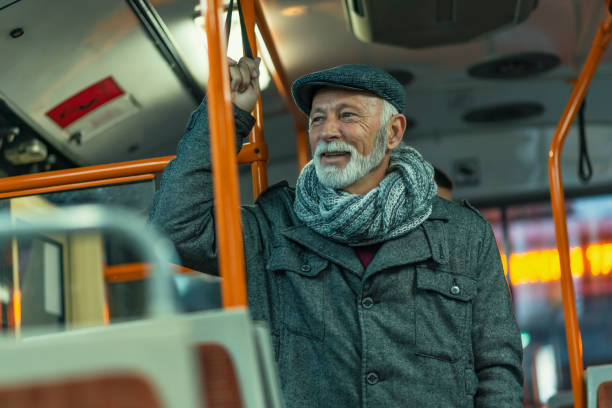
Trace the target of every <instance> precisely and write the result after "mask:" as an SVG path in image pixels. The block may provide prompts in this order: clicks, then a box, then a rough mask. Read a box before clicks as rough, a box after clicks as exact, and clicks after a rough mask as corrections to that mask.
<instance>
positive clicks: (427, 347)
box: [415, 266, 477, 362]
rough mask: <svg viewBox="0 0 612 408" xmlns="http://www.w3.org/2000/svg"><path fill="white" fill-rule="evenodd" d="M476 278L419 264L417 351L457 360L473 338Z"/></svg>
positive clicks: (437, 357)
mask: <svg viewBox="0 0 612 408" xmlns="http://www.w3.org/2000/svg"><path fill="white" fill-rule="evenodd" d="M476 289H477V287H476V281H475V280H474V279H472V278H470V277H467V276H463V275H457V274H453V273H449V272H443V271H436V270H432V269H429V268H427V267H422V266H418V267H417V269H416V291H415V323H416V324H415V330H416V333H415V334H416V339H415V340H416V351H417V354H420V355H423V356H426V357H432V358H436V359H439V360H444V361H450V362H454V361H457V360H458V359H459V358H460V357H461V356H462V355H464V354H465V352H464V351H463V350H462V348H463V347H462V345H463V344H465V343H467V342H468V341H469V335H470V334H469V332H470V327H471V319H472V299H473V298H474V296H475V295H476Z"/></svg>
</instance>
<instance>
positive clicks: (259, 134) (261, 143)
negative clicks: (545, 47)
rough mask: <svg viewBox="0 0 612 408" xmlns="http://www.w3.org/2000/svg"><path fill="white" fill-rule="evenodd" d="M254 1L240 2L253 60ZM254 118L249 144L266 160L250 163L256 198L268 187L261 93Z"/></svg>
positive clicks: (254, 42) (254, 55)
mask: <svg viewBox="0 0 612 408" xmlns="http://www.w3.org/2000/svg"><path fill="white" fill-rule="evenodd" d="M254 3H255V0H242V1H241V2H240V6H241V7H242V14H243V16H244V24H245V26H246V33H247V37H248V38H249V44H250V46H251V51H252V52H253V58H256V57H257V40H256V37H255V4H254ZM253 116H254V117H255V127H254V128H253V130H252V131H251V134H250V135H249V142H250V143H251V144H252V145H253V146H255V147H256V148H258V150H263V151H265V152H266V158H265V159H260V160H254V161H253V162H252V163H251V177H252V181H253V197H254V198H257V197H258V196H259V194H261V192H262V191H264V190H265V189H266V188H267V187H268V169H267V161H268V158H267V152H268V148H267V145H266V142H265V140H264V134H263V109H262V106H261V93H260V94H259V96H258V97H257V105H256V106H255V110H254V111H253Z"/></svg>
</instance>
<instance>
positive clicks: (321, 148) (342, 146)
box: [315, 140, 356, 157]
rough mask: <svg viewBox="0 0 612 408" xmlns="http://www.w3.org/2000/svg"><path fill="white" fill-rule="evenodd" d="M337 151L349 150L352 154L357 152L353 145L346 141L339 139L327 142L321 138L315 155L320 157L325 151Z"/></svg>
mask: <svg viewBox="0 0 612 408" xmlns="http://www.w3.org/2000/svg"><path fill="white" fill-rule="evenodd" d="M336 152H349V153H351V155H353V154H354V153H356V150H355V148H354V147H353V146H351V145H350V144H348V143H346V142H341V141H339V140H334V141H332V142H326V141H324V140H320V141H319V143H317V148H316V149H315V156H316V157H319V156H320V155H322V154H323V153H336Z"/></svg>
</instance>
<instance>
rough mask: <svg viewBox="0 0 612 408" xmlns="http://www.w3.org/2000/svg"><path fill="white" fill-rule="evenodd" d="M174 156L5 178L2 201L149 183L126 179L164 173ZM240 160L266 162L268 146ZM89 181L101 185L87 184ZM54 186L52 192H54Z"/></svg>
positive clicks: (246, 150) (0, 185) (246, 148)
mask: <svg viewBox="0 0 612 408" xmlns="http://www.w3.org/2000/svg"><path fill="white" fill-rule="evenodd" d="M174 157H175V156H165V157H156V158H153V159H144V160H135V161H129V162H121V163H112V164H101V165H97V166H88V167H78V168H74V169H66V170H56V171H47V172H43V173H36V174H24V175H22V176H14V177H5V178H2V179H0V198H7V197H17V196H24V195H31V194H41V193H49V192H53V191H63V190H72V189H75V188H86V187H94V186H100V185H105V184H117V183H127V182H130V181H139V180H146V178H143V179H138V180H137V179H131V180H130V179H127V178H128V177H134V176H146V177H148V178H151V177H150V175H151V174H154V173H161V172H162V171H164V169H165V168H166V166H167V165H168V163H170V161H171V160H172V159H174ZM237 160H238V163H241V164H243V163H252V162H254V161H256V160H263V161H267V160H268V150H267V147H266V146H265V145H264V146H255V145H251V144H250V143H247V144H244V145H243V146H242V150H241V151H240V154H239V155H238V157H237ZM122 178H124V180H121V179H122ZM87 182H99V183H98V184H84V183H87ZM52 187H53V189H51V188H52ZM39 189H40V190H39ZM43 189H46V190H43ZM9 193H15V194H9Z"/></svg>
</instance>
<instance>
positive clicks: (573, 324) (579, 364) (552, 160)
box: [548, 0, 612, 408]
mask: <svg viewBox="0 0 612 408" xmlns="http://www.w3.org/2000/svg"><path fill="white" fill-rule="evenodd" d="M609 7H610V0H608V8H609ZM611 36H612V16H610V15H609V14H608V16H607V17H606V20H605V21H604V22H603V23H602V24H601V25H600V27H599V30H598V32H597V36H596V37H595V41H594V42H593V47H592V48H591V51H590V53H589V56H588V57H587V60H586V62H585V64H584V67H583V68H582V72H581V73H580V76H579V77H578V80H577V81H576V84H575V85H574V90H573V91H572V95H571V96H570V99H569V101H568V103H567V106H566V107H565V110H564V111H563V115H562V116H561V120H560V121H559V125H558V126H557V131H556V132H555V135H554V137H553V140H552V142H551V146H550V151H549V152H548V176H549V181H550V200H551V204H552V209H553V218H554V222H555V235H556V238H557V248H558V250H559V261H560V264H561V294H562V297H563V314H564V317H565V335H566V337H567V347H568V353H569V363H570V373H571V380H572V390H573V395H574V407H575V408H583V407H584V406H585V403H586V394H585V389H584V379H583V378H584V366H583V360H582V340H581V338H580V327H579V325H578V316H577V314H576V300H575V297H574V283H573V281H572V271H571V268H570V254H569V241H568V234H567V218H566V214H565V198H564V193H563V180H562V177H561V152H562V149H563V144H564V142H565V138H566V137H567V133H568V132H569V129H570V127H571V125H572V123H573V121H574V118H575V117H576V114H577V113H578V110H579V109H580V105H581V104H582V101H583V99H584V96H585V94H586V91H587V89H588V88H589V84H590V83H591V79H592V78H593V75H594V74H595V70H596V69H597V65H598V64H599V61H600V60H601V56H602V54H603V52H604V51H605V49H606V48H607V46H608V43H609V42H610V38H611Z"/></svg>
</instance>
